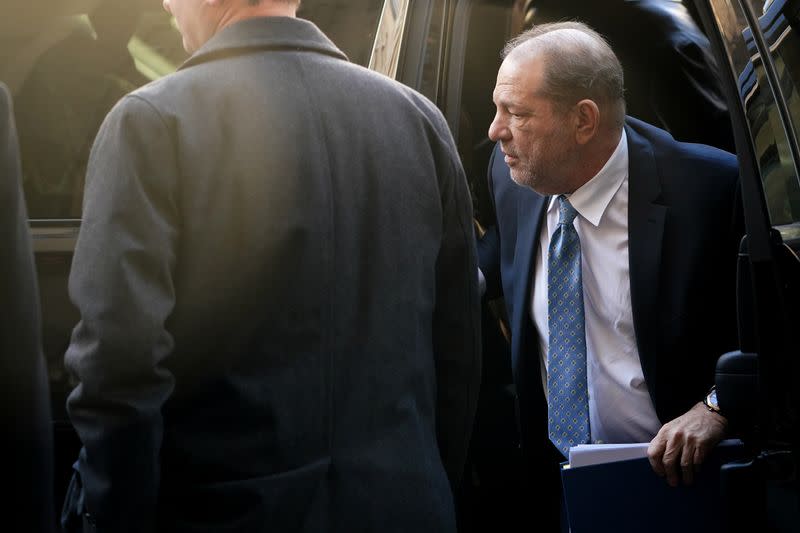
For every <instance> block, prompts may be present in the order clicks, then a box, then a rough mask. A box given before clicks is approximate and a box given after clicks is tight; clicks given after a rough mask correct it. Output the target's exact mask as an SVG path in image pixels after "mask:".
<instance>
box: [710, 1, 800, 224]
mask: <svg viewBox="0 0 800 533" xmlns="http://www.w3.org/2000/svg"><path fill="white" fill-rule="evenodd" d="M779 4H780V5H781V6H782V5H783V1H781V0H779V1H776V2H772V4H771V5H770V6H767V7H768V9H767V13H765V14H763V15H762V16H761V17H760V19H759V25H760V26H761V30H762V32H763V34H764V36H765V39H766V40H767V42H768V44H769V45H770V48H771V50H772V52H773V60H774V63H775V66H776V70H777V73H778V75H779V80H780V98H781V99H782V100H784V101H785V102H786V103H787V104H788V107H789V110H790V115H791V121H792V122H793V123H794V125H793V124H788V125H787V124H785V122H784V120H783V119H782V117H781V113H780V110H779V108H778V103H777V101H776V99H775V96H774V95H773V92H772V90H771V89H770V86H769V82H768V79H767V74H766V72H765V69H764V63H763V60H762V58H761V56H760V54H759V53H758V51H757V49H756V46H755V42H754V36H753V33H752V29H751V28H750V26H749V24H748V21H747V17H746V16H745V13H744V11H743V10H742V7H741V6H740V5H739V4H738V3H737V2H730V1H729V0H713V1H712V2H711V7H712V9H713V11H714V15H715V17H716V18H717V21H718V23H719V26H720V29H721V30H722V38H723V41H724V45H725V48H726V51H727V55H728V59H729V67H730V68H731V69H732V72H733V75H734V76H735V78H736V79H738V85H739V92H740V97H741V99H742V102H743V104H744V109H745V113H746V117H747V121H748V124H749V126H750V136H751V138H752V140H753V143H754V147H755V153H756V158H757V162H758V166H759V171H760V174H761V179H762V182H763V187H764V194H765V196H766V200H767V207H768V210H769V214H770V219H771V222H772V224H773V225H776V226H779V225H784V224H790V223H792V222H796V221H798V220H800V181H798V172H797V169H796V168H795V157H794V155H793V152H792V150H793V148H794V147H795V146H796V143H795V142H793V139H794V138H795V136H796V135H795V128H796V125H797V124H798V121H800V100H798V94H797V80H800V78H798V76H800V71H798V65H799V64H800V63H798V61H797V59H794V58H793V56H796V55H797V46H798V43H797V42H795V41H796V39H797V35H796V33H795V31H794V30H793V29H792V28H791V26H790V25H789V24H788V23H787V20H786V18H783V16H782V15H781V18H780V20H777V21H776V20H775V18H774V17H773V15H771V14H770V13H773V11H774V10H775V9H776V8H778V7H779ZM750 5H751V6H752V7H753V11H754V13H756V14H758V15H761V14H762V13H764V7H765V6H764V2H763V1H754V0H751V1H750ZM791 47H794V50H790V48H791ZM787 65H791V66H792V68H787ZM787 128H791V130H788V131H787ZM790 135H791V138H790Z"/></svg>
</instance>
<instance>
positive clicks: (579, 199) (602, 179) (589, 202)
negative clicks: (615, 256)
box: [547, 128, 628, 227]
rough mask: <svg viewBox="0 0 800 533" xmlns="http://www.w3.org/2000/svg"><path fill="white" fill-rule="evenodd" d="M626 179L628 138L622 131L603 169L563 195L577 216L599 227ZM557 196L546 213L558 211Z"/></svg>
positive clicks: (552, 199) (551, 199) (553, 198)
mask: <svg viewBox="0 0 800 533" xmlns="http://www.w3.org/2000/svg"><path fill="white" fill-rule="evenodd" d="M627 177H628V137H627V135H626V134H625V129H624V128H623V130H622V135H621V136H620V139H619V143H618V144H617V147H616V148H615V149H614V152H613V153H612V154H611V157H609V158H608V161H606V164H605V165H603V168H601V169H600V171H599V172H598V173H597V174H595V175H594V177H593V178H592V179H590V180H589V181H587V182H586V183H584V184H583V185H582V186H581V187H580V188H579V189H578V190H576V191H575V192H574V193H572V194H567V195H565V196H566V197H567V198H569V203H570V204H572V207H574V208H575V210H576V211H577V212H578V214H579V215H580V216H581V217H583V218H585V219H586V220H588V221H589V222H591V223H592V225H593V226H595V227H596V226H599V225H600V220H601V219H602V218H603V214H604V213H605V212H606V209H607V208H608V204H610V203H611V199H612V198H614V195H615V194H616V193H617V190H619V187H620V185H622V182H623V181H625V178H627ZM557 198H558V196H553V197H551V198H550V205H549V206H548V208H547V211H548V212H551V211H552V210H554V209H556V210H557V209H558V206H557V205H556V199H557Z"/></svg>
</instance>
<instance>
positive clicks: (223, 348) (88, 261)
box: [66, 18, 480, 532]
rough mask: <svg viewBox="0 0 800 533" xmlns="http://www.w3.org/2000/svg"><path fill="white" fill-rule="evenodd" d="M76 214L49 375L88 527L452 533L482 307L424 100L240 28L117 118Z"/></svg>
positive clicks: (305, 30) (259, 27) (313, 46)
mask: <svg viewBox="0 0 800 533" xmlns="http://www.w3.org/2000/svg"><path fill="white" fill-rule="evenodd" d="M84 209H85V215H84V221H83V226H82V228H81V233H80V236H79V239H78V244H77V249H76V252H75V259H74V263H73V268H72V273H71V277H70V294H71V296H72V299H73V300H74V302H75V304H76V305H77V306H78V308H79V309H80V312H81V321H80V323H79V324H78V325H77V327H76V328H75V331H74V333H73V337H72V343H71V346H70V347H69V350H68V351H67V354H66V363H67V366H68V368H69V369H70V370H71V371H72V372H73V373H74V375H75V376H76V377H77V378H78V379H79V381H80V384H79V385H78V386H77V388H76V389H75V390H74V391H73V393H72V394H71V396H70V397H69V400H68V409H69V414H70V417H71V420H72V421H73V423H74V425H75V428H76V429H77V431H78V434H79V436H80V438H81V439H82V441H83V444H84V449H83V451H82V452H81V455H80V460H79V461H78V463H77V469H78V472H79V474H80V476H81V478H82V481H83V484H84V486H85V488H84V494H85V503H86V510H87V511H88V512H89V513H90V514H91V515H92V519H91V520H87V522H93V523H94V525H95V527H96V529H97V530H98V531H115V532H119V531H148V530H150V528H153V527H157V528H158V529H160V530H163V531H169V532H174V531H189V530H191V531H214V532H217V531H267V530H274V531H309V532H324V531H337V532H352V531H453V530H454V521H455V517H454V511H453V502H452V495H451V489H450V483H449V482H448V476H449V478H450V481H451V482H453V483H455V482H457V480H458V478H459V476H460V473H461V470H462V469H463V464H464V460H465V454H466V448H467V443H468V439H469V434H470V430H471V423H472V418H473V415H474V409H475V403H476V399H477V392H478V386H479V381H480V367H479V365H480V362H479V361H480V359H479V352H480V334H479V305H478V303H479V296H478V288H477V276H476V268H477V259H476V254H475V245H474V235H473V230H472V208H471V204H470V197H469V191H468V189H467V184H466V179H465V176H464V174H463V170H462V168H461V165H460V163H459V160H458V156H457V153H456V149H455V146H454V143H453V140H452V137H451V134H450V133H449V130H448V128H447V125H446V123H445V121H444V119H443V117H442V115H441V114H440V113H439V111H438V110H437V109H436V108H435V107H434V106H433V104H431V103H430V102H429V101H428V100H426V99H425V98H424V97H422V96H421V95H419V94H418V93H416V92H414V91H412V90H410V89H408V88H407V87H404V86H402V85H400V84H398V83H396V82H394V81H391V80H389V79H388V78H386V77H385V76H382V75H379V74H376V73H374V72H370V71H368V70H366V69H364V68H362V67H359V66H357V65H353V64H350V63H348V62H347V61H346V58H345V57H344V56H343V54H342V53H341V52H340V51H339V50H338V49H337V48H335V46H334V45H333V44H332V43H331V42H330V41H329V40H328V39H327V38H326V37H325V36H324V35H322V33H320V32H319V30H318V29H317V28H316V27H315V26H314V25H313V24H311V23H309V22H306V21H302V20H298V19H287V18H260V19H250V20H247V21H244V22H240V23H237V24H235V25H233V26H231V27H228V28H226V29H224V30H223V31H222V32H220V33H219V34H217V35H216V36H215V37H213V38H212V39H211V40H210V41H209V42H208V43H206V44H205V45H204V46H203V47H202V48H201V49H200V50H199V51H198V52H197V53H196V54H194V56H193V57H192V58H190V59H189V60H188V62H187V63H186V64H185V65H183V66H182V68H181V69H180V70H179V72H177V73H176V74H174V75H172V76H168V77H167V78H164V79H162V80H159V81H156V82H154V83H152V84H150V85H148V86H146V87H144V88H142V89H140V90H138V91H136V92H134V93H133V94H132V95H131V96H129V97H126V98H125V99H123V100H122V102H121V103H120V104H118V105H117V106H116V107H115V108H114V109H113V110H112V112H111V113H110V114H109V116H108V118H107V119H106V121H105V123H104V125H103V127H102V128H101V130H100V132H99V134H98V138H97V140H96V143H95V146H94V148H93V150H92V155H91V159H90V164H89V172H88V176H87V184H86V193H85V203H84ZM154 524H155V526H154Z"/></svg>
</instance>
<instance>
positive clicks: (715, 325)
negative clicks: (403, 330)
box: [479, 22, 742, 529]
mask: <svg viewBox="0 0 800 533" xmlns="http://www.w3.org/2000/svg"><path fill="white" fill-rule="evenodd" d="M505 53H506V54H507V55H506V56H505V59H504V61H503V64H502V66H501V68H500V71H499V73H498V77H497V85H496V88H495V91H494V102H495V105H496V108H497V112H496V115H495V118H494V121H493V123H492V125H491V127H490V129H489V136H490V138H492V140H494V141H497V143H498V145H497V148H496V150H495V152H494V155H493V158H492V160H491V163H490V179H489V186H490V188H491V196H492V198H493V199H494V202H495V207H496V211H497V225H496V226H495V227H493V228H491V230H490V231H488V232H487V233H486V234H485V236H484V237H483V239H482V240H481V242H480V243H479V254H480V266H481V270H482V272H483V274H484V275H485V277H486V282H487V294H486V295H487V297H488V298H492V297H496V296H498V295H500V294H502V295H504V297H505V302H506V305H507V311H508V316H509V320H510V326H511V337H512V368H513V374H514V378H515V383H516V385H517V393H518V405H519V416H520V423H521V431H522V444H523V448H524V451H525V456H526V458H527V459H528V460H529V462H530V468H531V472H530V474H529V475H530V477H531V479H532V481H533V482H534V483H536V484H537V485H538V484H540V483H542V482H543V480H545V479H547V480H549V482H550V483H552V484H551V485H550V486H551V487H553V488H554V490H553V491H552V493H550V494H548V495H546V496H545V497H544V498H541V497H537V499H536V500H535V501H533V502H532V505H537V504H541V505H540V507H541V512H540V513H538V514H537V523H539V520H541V521H543V522H544V523H545V524H546V525H547V526H549V527H550V528H552V529H556V528H557V527H558V516H557V513H554V512H552V510H553V509H555V510H557V509H558V507H559V505H558V499H559V497H560V491H559V490H555V488H556V487H558V470H557V463H558V462H559V461H563V460H564V457H565V456H566V454H567V453H568V450H569V448H570V446H572V445H575V444H580V443H586V442H617V443H619V442H648V441H651V444H650V448H649V450H648V455H649V457H650V460H651V463H652V465H653V468H654V469H655V471H656V472H657V473H659V474H661V475H665V476H666V478H667V481H668V482H669V483H670V484H671V485H676V484H677V483H678V482H679V480H680V478H681V477H682V478H683V480H684V481H685V482H691V480H692V476H693V469H694V467H695V466H696V465H698V464H700V463H702V461H703V459H704V457H705V455H706V454H707V453H708V452H709V450H710V449H711V448H712V447H713V446H714V445H715V444H716V443H717V442H718V441H719V440H720V439H721V438H722V437H723V435H724V434H725V429H726V425H727V422H726V420H725V418H724V416H722V415H720V414H719V413H718V412H712V411H711V410H710V408H709V407H707V406H706V405H704V403H703V402H702V400H703V399H704V398H705V397H706V394H707V392H708V391H709V388H710V387H711V385H712V383H713V375H714V365H715V362H716V359H717V358H718V357H719V356H720V355H721V354H722V353H724V352H725V351H727V350H729V349H731V348H733V347H735V344H736V337H735V315H734V312H735V311H734V310H735V305H734V299H733V297H734V287H735V280H734V275H735V266H736V254H737V245H738V240H739V237H740V235H741V233H742V230H741V226H740V224H741V219H740V217H739V216H737V214H738V213H739V210H738V209H737V207H736V206H737V205H738V204H737V198H738V195H737V190H738V186H737V183H738V169H737V162H736V158H735V157H734V156H732V155H731V154H729V153H727V152H723V151H721V150H718V149H716V148H712V147H709V146H703V145H697V144H684V143H680V142H677V141H675V140H674V139H673V138H672V137H671V136H670V135H669V134H668V133H666V132H665V131H663V130H660V129H658V128H655V127H653V126H650V125H648V124H646V123H643V122H641V121H639V120H636V119H633V118H630V117H628V118H626V116H625V102H624V98H623V85H622V71H621V67H620V64H619V61H618V60H617V58H616V56H615V55H614V53H613V51H612V50H611V49H610V47H609V46H608V45H607V43H606V42H605V41H604V40H603V38H602V37H600V36H599V35H598V34H597V33H595V32H594V31H592V30H591V29H590V28H589V27H587V26H586V25H584V24H580V23H574V22H567V23H556V24H545V25H542V26H535V27H534V28H532V29H531V30H529V31H528V32H526V33H524V34H522V35H521V36H520V37H518V38H516V39H515V40H513V41H511V42H510V43H509V45H508V46H507V47H506V52H505Z"/></svg>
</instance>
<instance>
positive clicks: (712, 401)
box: [706, 389, 719, 411]
mask: <svg viewBox="0 0 800 533" xmlns="http://www.w3.org/2000/svg"><path fill="white" fill-rule="evenodd" d="M706 404H707V405H708V406H709V407H710V408H711V409H713V410H715V411H719V404H718V403H717V390H716V389H714V390H712V391H711V392H709V393H708V397H706Z"/></svg>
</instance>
